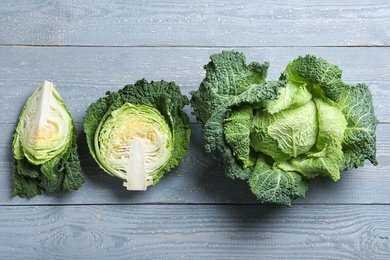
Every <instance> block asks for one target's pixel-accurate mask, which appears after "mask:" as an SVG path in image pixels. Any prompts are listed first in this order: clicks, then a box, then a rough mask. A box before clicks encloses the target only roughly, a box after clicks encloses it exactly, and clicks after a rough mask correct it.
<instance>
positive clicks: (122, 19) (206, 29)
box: [0, 0, 390, 47]
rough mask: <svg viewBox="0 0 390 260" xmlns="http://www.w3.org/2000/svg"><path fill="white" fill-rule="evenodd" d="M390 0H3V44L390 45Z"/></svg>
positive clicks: (0, 38) (0, 37)
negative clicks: (150, 0)
mask: <svg viewBox="0 0 390 260" xmlns="http://www.w3.org/2000/svg"><path fill="white" fill-rule="evenodd" d="M389 13H390V3H389V2H388V1H386V0H366V1H353V0H348V1H336V0H329V1H326V2H321V3H318V2H308V1H303V0H298V1H294V2H291V1H286V0H284V1H278V2H277V3H275V1H271V0H267V1H254V2H248V1H247V2H243V1H240V0H235V1H231V0H223V1H217V2H215V1H210V0H202V1H196V3H195V2H183V1H178V0H173V1H172V0H171V1H166V0H164V1H158V2H149V1H147V2H145V1H142V0H137V1H131V2H129V1H124V0H116V1H111V0H105V1H99V2H96V1H92V0H89V1H81V2H80V1H77V2H74V1H61V0H55V1H44V2H35V1H23V0H3V1H2V11H1V20H0V44H11V45H13V44H22V45H94V46H103V45H104V46H107V45H109V46H229V47H232V46H361V45H365V46H372V45H379V46H388V45H389V44H390V35H389V33H388V32H389V31H390V17H389V15H388V14H389Z"/></svg>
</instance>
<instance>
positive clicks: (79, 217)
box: [0, 205, 390, 259]
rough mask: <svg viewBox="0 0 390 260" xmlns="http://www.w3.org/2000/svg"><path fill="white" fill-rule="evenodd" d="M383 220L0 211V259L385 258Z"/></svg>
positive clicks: (279, 212) (237, 209) (159, 208)
mask: <svg viewBox="0 0 390 260" xmlns="http://www.w3.org/2000/svg"><path fill="white" fill-rule="evenodd" d="M389 216H390V208H389V207H388V206H387V205H386V206H381V205H352V206H345V205H329V206H318V205H310V206H307V205H302V206H297V207H294V208H290V209H289V208H281V207H269V206H261V205H257V206H253V205H247V206H235V205H219V206H213V205H138V206H123V205H118V206H112V205H104V206H82V205H80V206H65V207H45V206H43V207H42V206H37V207H36V206H27V207H4V206H3V207H0V221H1V224H2V225H1V233H2V235H1V236H0V255H1V256H2V259H23V258H26V259H48V258H49V259H181V258H184V259H287V258H288V259H291V258H294V259H323V258H324V259H389V257H390V251H389V247H390V242H389V241H390V240H389V237H390V218H389ZM5 227H7V228H5Z"/></svg>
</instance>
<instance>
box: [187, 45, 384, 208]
mask: <svg viewBox="0 0 390 260" xmlns="http://www.w3.org/2000/svg"><path fill="white" fill-rule="evenodd" d="M268 67H269V63H267V62H266V63H263V64H260V63H257V62H252V63H250V64H246V59H245V56H244V54H242V53H239V52H236V51H223V52H222V53H220V54H215V55H212V56H211V61H210V62H209V63H208V64H207V65H205V67H204V68H205V70H206V77H205V78H204V80H203V81H202V83H201V84H200V87H199V89H198V90H197V91H193V92H191V94H192V99H191V104H192V106H193V108H194V114H195V115H196V117H197V120H198V122H199V124H200V125H201V127H202V129H203V133H204V136H205V141H206V151H208V152H211V153H213V154H214V156H215V157H216V159H217V160H218V161H219V162H220V164H221V165H222V167H223V168H224V170H225V172H226V174H227V175H228V176H229V177H231V178H239V179H243V180H246V181H247V182H248V184H249V187H250V189H251V191H252V192H253V194H254V195H256V197H257V198H258V199H259V200H261V201H263V202H268V203H276V204H285V205H291V201H292V200H293V199H296V198H303V197H304V196H305V193H306V191H307V190H308V185H309V181H310V180H311V179H313V178H314V177H317V176H325V177H329V178H330V179H332V180H334V181H337V180H339V179H340V172H342V171H345V170H348V169H351V168H356V167H360V166H363V164H364V161H365V160H366V159H368V160H369V161H371V163H373V164H374V165H376V164H377V160H376V135H375V131H376V126H377V124H378V121H377V119H376V117H375V115H374V108H373V103H372V97H371V93H370V91H369V89H368V86H367V85H365V84H357V85H354V86H352V85H349V84H346V83H344V82H343V81H342V80H341V75H342V71H341V69H340V68H339V67H337V66H335V65H332V64H330V63H328V62H327V61H326V60H324V59H322V58H319V57H316V56H314V55H306V56H304V57H298V58H297V59H294V60H292V61H290V62H289V64H288V65H287V66H286V69H285V70H284V72H283V73H281V76H280V78H279V80H277V81H266V76H267V70H268Z"/></svg>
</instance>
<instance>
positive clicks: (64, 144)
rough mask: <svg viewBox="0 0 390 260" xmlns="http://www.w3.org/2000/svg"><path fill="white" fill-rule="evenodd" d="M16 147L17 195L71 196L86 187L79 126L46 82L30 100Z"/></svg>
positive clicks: (55, 91) (19, 124) (14, 140)
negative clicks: (78, 133)
mask: <svg viewBox="0 0 390 260" xmlns="http://www.w3.org/2000/svg"><path fill="white" fill-rule="evenodd" d="M12 147H13V155H14V192H13V194H14V195H19V196H21V197H33V196H35V195H37V194H42V193H44V192H54V193H59V192H67V191H73V190H76V189H78V188H80V187H81V185H82V184H83V182H84V176H83V173H82V171H81V167H80V161H79V158H78V153H77V144H76V128H75V124H74V122H73V118H72V117H71V115H70V113H69V111H68V109H67V108H66V105H65V103H64V102H63V100H62V99H61V97H60V94H59V92H58V90H57V88H56V87H55V86H54V85H53V83H51V82H49V81H44V82H43V83H42V84H41V85H40V86H39V87H38V88H37V90H36V91H35V92H34V93H33V94H32V95H31V97H30V98H29V99H28V100H27V102H26V105H25V106H24V108H23V110H22V112H21V114H20V117H19V121H18V124H17V126H16V130H15V134H14V137H13V142H12Z"/></svg>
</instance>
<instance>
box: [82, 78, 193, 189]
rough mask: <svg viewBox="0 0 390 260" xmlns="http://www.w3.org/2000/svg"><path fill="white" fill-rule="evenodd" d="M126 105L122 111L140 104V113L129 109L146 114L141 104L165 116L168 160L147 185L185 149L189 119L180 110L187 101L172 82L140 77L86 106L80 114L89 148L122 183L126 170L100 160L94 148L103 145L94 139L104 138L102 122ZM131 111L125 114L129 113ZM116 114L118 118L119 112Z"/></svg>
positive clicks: (188, 134)
mask: <svg viewBox="0 0 390 260" xmlns="http://www.w3.org/2000/svg"><path fill="white" fill-rule="evenodd" d="M126 104H129V105H128V109H125V110H129V109H133V108H135V107H141V109H142V110H143V112H142V111H140V112H137V111H135V112H131V113H141V115H142V113H148V112H147V111H148V109H145V107H144V108H142V107H143V106H146V107H150V109H153V110H154V109H156V110H157V111H158V112H156V113H159V114H161V116H162V117H163V118H164V119H165V122H164V125H168V127H169V130H170V133H171V137H170V139H172V140H170V141H169V143H170V144H169V145H170V146H171V147H170V151H171V154H170V157H169V159H168V160H167V161H166V162H165V163H164V164H163V165H162V166H161V167H159V168H158V170H156V172H154V173H153V176H151V178H152V179H151V185H154V184H156V183H157V182H158V181H159V180H160V178H161V177H162V176H163V175H164V174H165V173H167V172H168V171H170V170H171V169H172V168H173V167H175V166H177V165H178V164H179V162H180V160H181V159H182V158H183V157H184V155H185V154H186V152H187V150H188V148H189V142H190V133H191V132H190V127H189V119H188V116H187V115H186V113H185V112H184V111H183V110H182V109H183V107H184V106H186V105H188V104H189V100H188V98H187V97H186V96H184V95H182V94H181V92H180V88H179V87H178V86H177V85H176V84H175V83H174V82H166V81H151V82H148V81H147V80H145V79H142V80H138V81H137V82H136V83H135V84H134V85H133V84H130V85H126V86H125V87H124V88H123V89H120V90H119V91H118V92H107V93H106V96H105V97H102V98H100V99H98V100H97V101H96V102H95V103H92V104H91V105H90V106H89V107H88V109H87V111H86V114H85V116H84V132H85V134H86V137H87V143H88V147H89V151H90V153H91V155H92V156H93V158H94V159H95V160H96V162H97V163H98V165H99V166H100V167H101V168H102V169H103V170H104V171H105V172H107V173H108V174H110V175H113V176H116V177H118V178H120V179H123V180H124V181H125V183H126V181H127V180H126V176H127V175H128V172H126V171H124V172H123V171H122V173H121V172H119V171H117V170H113V167H115V165H111V166H112V167H111V166H110V165H108V164H107V161H106V160H104V159H102V156H104V154H100V151H99V150H97V149H100V147H102V145H104V144H102V143H99V141H98V140H100V142H103V141H104V140H101V138H100V137H99V136H100V135H101V134H102V133H101V132H100V131H101V130H102V129H103V128H104V124H105V123H106V122H107V120H109V121H110V120H112V116H113V115H116V114H118V112H115V111H120V109H123V106H124V105H126ZM131 113H130V114H129V115H130V116H131ZM117 116H118V117H120V115H117ZM120 120H122V119H120ZM148 120H152V121H153V120H157V118H155V119H153V117H151V118H150V119H148ZM144 123H146V122H144ZM113 127H115V126H113ZM99 138H100V139H99ZM163 145H164V144H163ZM130 159H131V158H130ZM133 162H134V161H133ZM130 167H131V166H130ZM127 183H128V181H127ZM128 189H129V188H128Z"/></svg>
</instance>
